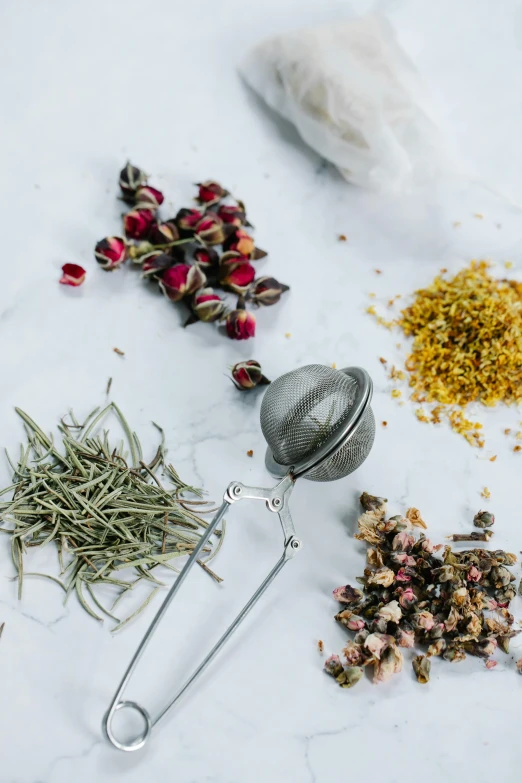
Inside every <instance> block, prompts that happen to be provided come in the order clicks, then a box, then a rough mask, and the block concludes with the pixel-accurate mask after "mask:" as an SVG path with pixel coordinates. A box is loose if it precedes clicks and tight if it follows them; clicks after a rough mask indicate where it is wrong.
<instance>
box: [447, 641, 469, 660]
mask: <svg viewBox="0 0 522 783" xmlns="http://www.w3.org/2000/svg"><path fill="white" fill-rule="evenodd" d="M442 657H443V658H444V660H445V661H449V662H450V663H458V662H459V661H463V660H464V659H465V658H466V653H465V652H464V650H462V649H461V648H460V647H457V646H456V645H455V644H452V643H451V642H450V644H448V646H447V648H446V650H444V652H443V653H442Z"/></svg>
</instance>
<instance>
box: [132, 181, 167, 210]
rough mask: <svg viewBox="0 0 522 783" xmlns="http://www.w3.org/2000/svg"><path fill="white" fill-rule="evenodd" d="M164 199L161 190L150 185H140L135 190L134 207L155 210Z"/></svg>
mask: <svg viewBox="0 0 522 783" xmlns="http://www.w3.org/2000/svg"><path fill="white" fill-rule="evenodd" d="M164 199H165V197H164V195H163V193H162V192H161V190H158V189H157V188H153V187H151V186H150V185H141V186H140V187H139V188H138V189H137V190H136V209H151V210H156V209H158V207H160V206H161V205H162V204H163V201H164Z"/></svg>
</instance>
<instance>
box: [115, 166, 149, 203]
mask: <svg viewBox="0 0 522 783" xmlns="http://www.w3.org/2000/svg"><path fill="white" fill-rule="evenodd" d="M146 181H147V175H146V174H145V172H143V171H141V169H139V168H137V167H136V166H133V165H132V163H127V164H126V165H125V166H124V168H122V170H121V171H120V188H121V192H122V195H123V198H124V200H125V201H128V202H129V203H131V204H132V203H133V201H134V197H135V194H136V190H137V189H138V188H139V187H140V185H142V184H143V183H144V182H146Z"/></svg>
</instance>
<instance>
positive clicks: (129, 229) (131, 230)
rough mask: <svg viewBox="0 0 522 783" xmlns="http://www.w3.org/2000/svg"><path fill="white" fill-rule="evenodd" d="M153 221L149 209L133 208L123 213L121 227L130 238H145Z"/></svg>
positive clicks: (152, 215)
mask: <svg viewBox="0 0 522 783" xmlns="http://www.w3.org/2000/svg"><path fill="white" fill-rule="evenodd" d="M154 222H155V220H154V214H153V213H152V212H151V211H150V209H133V210H132V211H131V212H127V214H126V215H124V217H123V228H124V229H125V234H126V235H127V236H128V237H130V239H145V237H146V236H147V235H148V233H149V231H150V229H151V227H152V224H153V223H154Z"/></svg>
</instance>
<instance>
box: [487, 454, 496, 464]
mask: <svg viewBox="0 0 522 783" xmlns="http://www.w3.org/2000/svg"><path fill="white" fill-rule="evenodd" d="M489 461H490V462H496V461H497V455H496V454H493V456H492V457H490V458H489Z"/></svg>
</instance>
